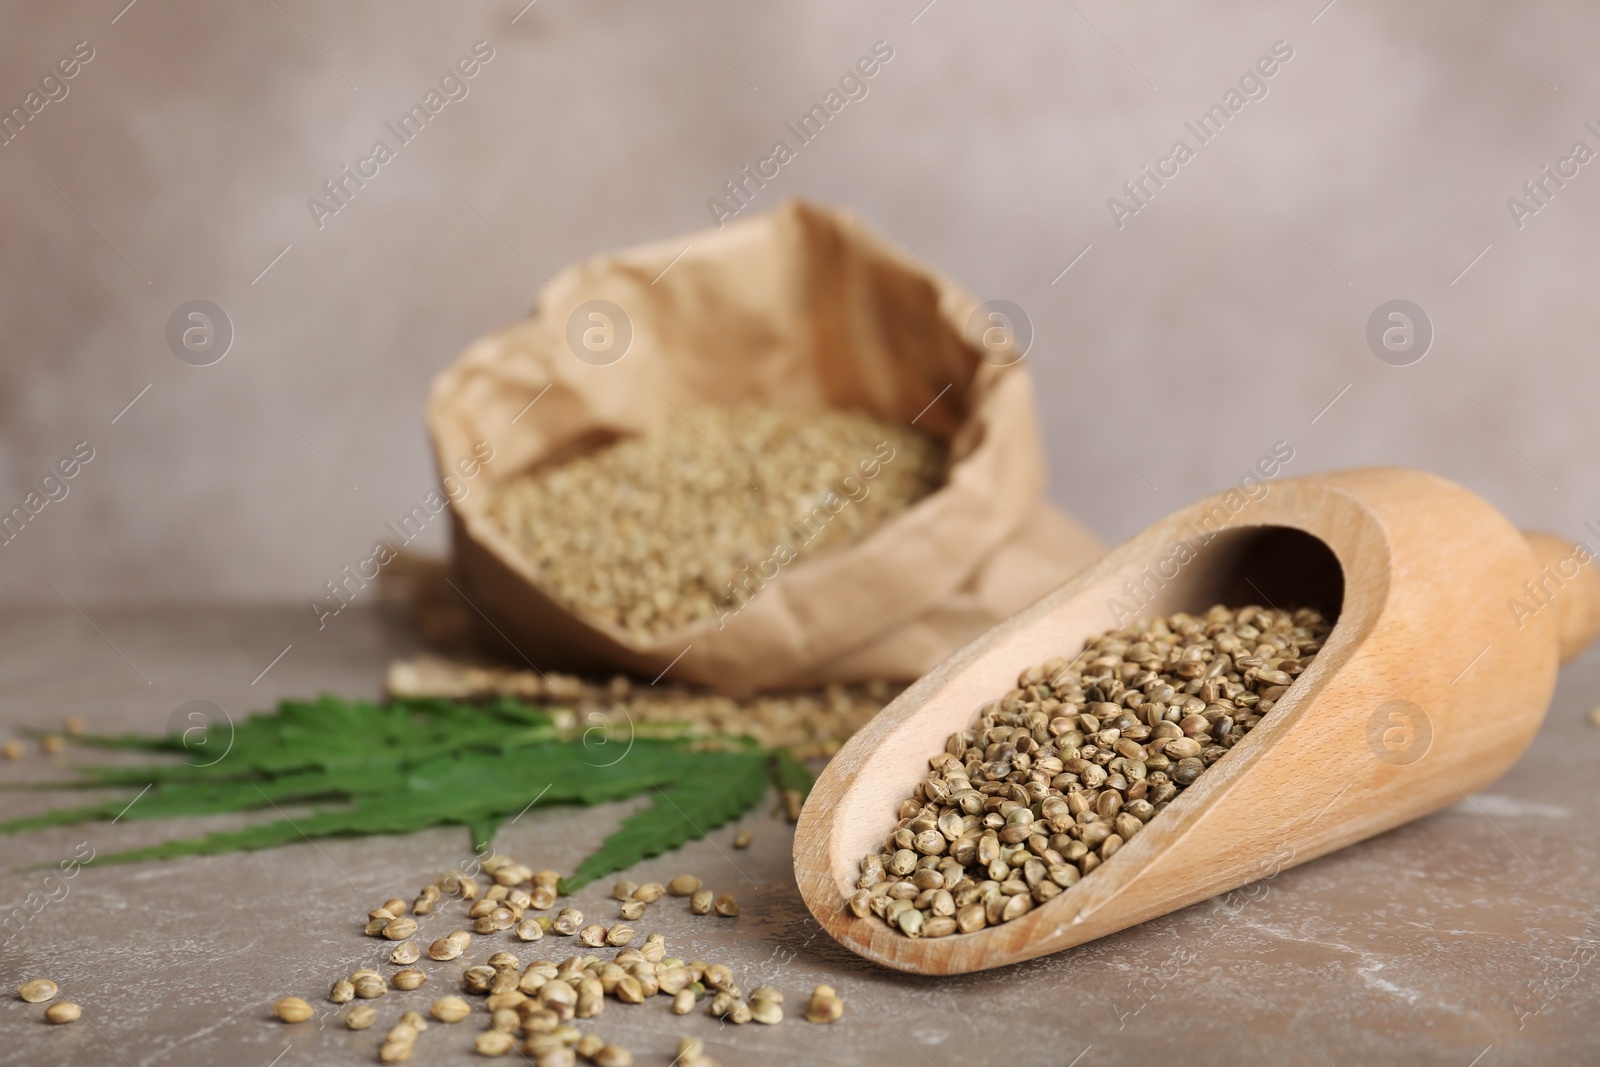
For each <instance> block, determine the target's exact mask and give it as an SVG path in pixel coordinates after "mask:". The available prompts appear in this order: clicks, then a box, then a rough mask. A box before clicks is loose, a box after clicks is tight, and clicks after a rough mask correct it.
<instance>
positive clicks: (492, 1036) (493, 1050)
mask: <svg viewBox="0 0 1600 1067" xmlns="http://www.w3.org/2000/svg"><path fill="white" fill-rule="evenodd" d="M472 1047H473V1049H474V1051H476V1052H477V1053H478V1055H480V1056H504V1055H505V1054H506V1053H508V1052H510V1051H511V1050H512V1049H514V1048H516V1047H517V1040H516V1038H514V1037H512V1036H511V1035H510V1034H502V1033H501V1032H500V1031H498V1030H485V1031H484V1032H483V1033H481V1034H479V1035H478V1036H477V1037H476V1038H475V1039H474V1040H473V1042H472Z"/></svg>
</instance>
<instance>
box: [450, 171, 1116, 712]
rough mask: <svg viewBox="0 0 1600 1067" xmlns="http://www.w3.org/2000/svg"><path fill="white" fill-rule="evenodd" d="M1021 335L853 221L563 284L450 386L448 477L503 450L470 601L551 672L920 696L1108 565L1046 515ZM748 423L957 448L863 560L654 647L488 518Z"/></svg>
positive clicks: (462, 533)
mask: <svg viewBox="0 0 1600 1067" xmlns="http://www.w3.org/2000/svg"><path fill="white" fill-rule="evenodd" d="M1013 325H1014V324H1012V323H1011V322H1010V321H1009V320H1008V319H1006V318H1005V317H1004V314H1000V315H993V314H990V313H989V307H988V306H987V305H985V306H984V307H982V308H980V306H979V304H978V302H977V301H976V300H974V299H973V298H972V297H970V296H968V295H967V294H966V293H964V292H962V291H961V290H959V289H957V288H956V287H955V286H953V285H951V284H948V283H946V282H945V281H943V280H942V279H941V278H940V277H939V276H938V275H937V274H935V273H934V272H932V271H930V270H929V269H928V268H927V267H926V266H925V265H924V264H922V263H921V262H919V261H917V260H914V259H911V258H909V257H907V256H906V255H904V254H902V253H901V252H900V251H899V250H898V249H896V248H893V247H891V246H889V245H887V244H886V243H884V242H883V241H881V240H880V239H879V238H878V237H876V236H875V235H874V234H873V233H871V232H870V231H869V230H868V229H867V228H866V227H865V226H864V225H862V224H861V223H860V222H859V221H858V220H856V219H855V218H854V217H852V216H850V215H848V214H846V213H844V212H842V211H837V210H832V209H826V208H822V207H818V206H815V205H811V204H807V203H803V202H790V203H787V204H785V205H783V206H782V207H780V208H779V209H777V210H775V211H773V212H771V213H770V214H767V215H763V216H757V217H754V218H750V219H748V220H742V221H739V222H735V223H732V224H730V225H728V226H727V227H726V228H724V229H719V230H707V231H703V232H700V233H694V234H690V235H687V236H684V237H678V238H673V239H670V240H666V241H661V242H658V243H655V244H649V245H644V246H642V247H639V248H634V249H629V250H626V251H623V252H618V253H614V254H610V255H603V256H596V257H594V258H591V259H589V260H586V261H584V262H582V263H578V264H576V265H574V266H571V267H568V268H567V269H565V270H563V271H562V272H561V273H560V274H559V275H557V276H556V277H555V278H554V279H553V280H552V281H551V282H550V283H549V284H548V285H547V286H546V287H545V288H544V290H543V292H542V293H541V294H540V297H539V303H538V308H537V310H536V311H535V313H534V314H533V315H532V316H531V317H530V318H528V319H526V320H525V321H523V322H520V323H518V324H516V325H514V326H512V327H510V328H508V329H505V330H502V331H501V332H499V333H495V334H492V335H490V336H488V337H485V338H482V339H480V340H478V341H476V342H475V343H473V344H472V345H471V347H469V348H468V349H467V351H466V352H465V353H464V354H463V355H462V356H461V357H460V358H459V359H458V360H457V361H456V362H455V363H454V364H452V365H451V366H450V367H449V368H447V369H446V370H445V371H444V372H443V373H442V374H440V375H439V376H438V378H437V379H436V380H435V381H434V383H433V387H432V390H431V393H430V395H429V398H428V404H427V423H428V428H429V431H430V433H431V435H432V438H433V445H434V449H435V455H436V458H437V461H438V465H439V469H440V471H441V474H442V475H449V476H454V475H455V474H456V472H457V470H458V463H459V462H460V461H461V460H462V459H463V457H470V456H472V455H474V447H475V446H477V445H479V443H480V442H488V443H489V445H490V447H492V449H493V460H492V461H491V462H489V463H487V464H485V465H484V466H483V468H482V472H481V473H479V474H478V475H477V480H476V482H475V485H474V488H473V491H472V492H471V493H469V494H466V495H464V496H462V497H461V498H460V499H459V500H456V502H455V503H454V505H453V507H452V508H451V513H452V531H453V537H454V565H455V571H456V574H455V578H454V581H455V583H456V585H457V586H458V588H459V589H460V591H461V592H462V594H463V595H464V596H465V597H466V598H467V600H468V601H469V602H470V604H471V605H472V607H473V608H474V610H475V612H476V613H478V614H480V615H481V617H482V619H483V620H484V621H485V623H487V625H488V626H489V627H492V628H493V630H495V631H497V632H498V635H499V637H501V638H502V639H503V640H505V641H507V642H509V643H510V644H511V645H513V646H514V647H515V648H516V649H517V650H518V651H519V652H520V653H521V654H522V656H523V657H524V658H526V659H527V661H529V662H530V663H532V664H534V665H535V666H536V667H538V668H540V669H544V668H552V669H559V670H569V671H578V672H588V673H594V672H615V671H623V672H627V673H631V674H633V675H635V676H638V677H642V678H645V679H653V678H656V677H657V676H658V675H661V674H662V673H663V672H666V671H667V670H668V668H669V667H670V669H671V676H672V678H673V679H674V680H677V681H680V682H688V683H694V684H699V685H704V686H707V687H709V688H712V689H715V690H718V691H721V692H724V693H730V694H743V693H748V692H752V691H756V690H765V689H775V688H790V687H811V686H818V685H823V684H827V683H830V682H846V683H848V682H860V681H869V680H875V679H883V680H890V681H903V680H909V679H913V678H916V677H918V676H920V675H922V674H924V673H926V671H927V670H928V669H929V668H931V667H932V666H933V665H934V664H935V663H937V662H938V661H939V660H941V659H942V658H944V657H945V656H946V655H947V654H949V653H950V652H952V651H954V650H955V649H956V648H958V647H960V646H961V645H963V644H965V643H966V642H967V641H969V640H970V639H972V638H973V637H976V636H977V635H978V634H981V633H983V632H984V631H985V630H987V629H988V628H989V627H991V626H993V625H994V624H995V623H997V622H999V621H1001V620H1002V619H1004V618H1006V617H1007V616H1009V615H1011V614H1014V613H1015V612H1016V611H1018V610H1020V609H1021V608H1023V607H1024V606H1026V605H1027V604H1028V603H1030V602H1032V601H1033V600H1035V599H1037V598H1038V597H1039V596H1042V595H1043V594H1044V593H1046V592H1048V591H1049V590H1051V589H1053V588H1054V587H1056V586H1058V585H1060V584H1061V583H1062V582H1064V581H1065V580H1066V579H1068V578H1070V577H1071V576H1072V575H1073V574H1075V573H1077V571H1079V570H1080V569H1082V568H1083V567H1084V566H1085V565H1087V564H1088V563H1089V562H1091V561H1092V560H1094V559H1096V558H1098V556H1099V555H1100V554H1101V551H1102V549H1101V546H1100V544H1099V543H1098V542H1097V541H1096V539H1095V538H1094V537H1093V536H1092V535H1090V534H1089V533H1088V532H1087V531H1085V530H1084V529H1082V528H1081V527H1079V526H1078V525H1077V524H1076V523H1074V522H1073V521H1072V520H1071V519H1069V518H1068V517H1067V516H1065V515H1063V514H1061V513H1060V512H1058V511H1056V510H1055V509H1054V508H1052V507H1051V506H1050V505H1049V504H1047V503H1046V502H1045V501H1044V500H1043V497H1042V495H1041V494H1042V492H1043V488H1044V480H1045V468H1044V457H1043V455H1042V452H1041V448H1040V442H1039V435H1038V428H1037V426H1036V423H1035V419H1034V410H1033V400H1032V386H1031V381H1030V377H1029V374H1028V371H1027V368H1026V363H1025V362H1023V361H1022V355H1023V353H1021V352H1020V351H1018V338H1017V336H1016V334H1015V333H1014V331H1013V329H1012V327H1013ZM737 403H762V404H767V405H772V406H778V407H783V408H790V409H795V408H798V409H806V408H822V407H836V408H854V409H860V410H865V411H868V412H870V413H872V414H874V415H876V416H877V417H879V418H881V419H884V420H885V421H891V422H899V423H911V422H914V423H915V425H916V426H917V427H918V428H919V429H921V430H923V431H925V432H927V433H929V434H932V435H934V436H936V437H938V438H941V439H942V440H944V441H945V442H947V444H948V447H949V463H948V473H947V477H946V479H945V482H944V484H943V485H942V486H941V487H940V488H939V489H938V490H937V491H935V492H934V493H932V494H930V495H929V496H927V497H925V498H923V499H922V500H921V501H919V502H918V503H916V504H915V505H914V506H912V507H911V508H910V509H908V510H907V511H905V512H902V513H901V514H899V515H898V516H896V517H895V518H893V519H892V520H890V521H888V522H886V523H884V524H883V525H881V526H879V527H877V528H875V529H873V530H872V531H871V532H869V533H868V534H867V535H865V536H864V537H862V538H861V539H859V540H857V541H854V542H852V543H850V544H848V545H844V546H836V547H830V548H828V549H826V550H820V551H818V552H817V553H816V554H814V555H806V554H804V553H802V554H801V556H800V558H799V559H798V560H797V561H796V562H794V563H791V564H790V565H788V566H787V567H784V568H783V569H782V570H781V572H780V573H779V574H778V575H777V577H776V578H775V579H773V580H772V581H771V582H769V583H767V584H766V585H765V586H763V587H762V588H761V589H760V591H759V592H758V594H757V595H755V596H754V597H753V598H751V599H750V600H748V601H747V602H746V603H745V604H744V605H743V607H742V608H741V609H740V610H739V611H738V613H737V614H736V615H732V616H730V617H724V618H723V619H721V620H720V623H719V621H718V620H702V621H700V622H698V623H696V624H694V625H692V626H688V627H685V628H683V629H682V630H680V631H677V632H673V633H669V634H666V635H663V636H660V637H658V638H655V639H649V640H644V639H640V638H638V637H636V636H634V635H632V634H629V633H627V632H625V631H623V630H622V629H621V628H619V627H618V626H616V625H614V624H612V623H611V622H609V621H608V620H605V619H601V618H598V617H593V616H589V615H586V614H584V613H582V612H580V611H579V610H578V609H575V608H574V607H572V606H571V605H569V604H566V603H563V602H560V601H558V600H557V599H555V597H554V596H553V595H552V594H551V593H550V592H548V591H547V590H546V589H545V588H544V586H543V585H541V583H540V579H539V574H538V571H537V568H536V567H535V566H534V565H533V564H531V563H530V562H529V561H528V560H527V559H526V558H525V557H524V555H523V554H522V553H521V551H520V550H519V549H518V547H517V545H516V543H515V540H514V539H513V538H512V537H511V536H510V535H508V534H507V533H506V532H505V531H504V530H503V529H501V528H500V527H499V526H498V525H497V524H496V523H495V522H494V521H492V520H491V519H490V518H489V516H488V513H487V512H488V509H487V502H488V499H489V497H490V494H491V492H492V490H493V488H494V486H495V485H497V484H499V483H501V482H503V481H505V480H507V479H510V478H512V477H514V476H516V475H518V474H519V473H522V472H525V471H527V470H528V469H530V468H533V467H536V466H538V465H541V464H547V463H556V462H560V461H561V460H563V459H565V458H569V457H571V456H573V455H576V454H579V453H581V452H583V451H585V450H588V449H592V448H594V447H596V446H598V445H601V444H604V443H606V442H609V441H612V440H615V439H617V438H618V437H621V436H623V435H628V434H636V433H639V432H641V431H643V430H645V429H647V428H649V427H651V426H654V425H657V424H660V423H663V422H666V421H669V420H674V419H680V418H683V417H684V416H683V414H681V413H680V409H681V410H682V411H692V409H694V408H695V407H698V406H702V405H708V404H718V405H729V404H737ZM478 454H479V455H481V454H482V450H481V449H480V450H479V452H478ZM447 485H448V483H447ZM485 490H488V491H485Z"/></svg>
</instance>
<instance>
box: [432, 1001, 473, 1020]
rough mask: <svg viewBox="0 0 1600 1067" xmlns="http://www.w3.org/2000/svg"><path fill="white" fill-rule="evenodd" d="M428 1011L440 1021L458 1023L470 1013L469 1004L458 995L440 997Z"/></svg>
mask: <svg viewBox="0 0 1600 1067" xmlns="http://www.w3.org/2000/svg"><path fill="white" fill-rule="evenodd" d="M428 1011H429V1012H430V1013H431V1014H432V1015H433V1017H434V1018H435V1019H438V1020H439V1021H440V1022H442V1023H458V1022H460V1021H461V1020H462V1019H465V1018H466V1017H467V1016H469V1015H471V1014H472V1008H471V1006H470V1005H468V1004H467V1002H466V1001H464V1000H462V999H461V998H460V997H440V998H439V999H438V1000H436V1001H434V1002H433V1003H432V1004H431V1005H429V1007H428Z"/></svg>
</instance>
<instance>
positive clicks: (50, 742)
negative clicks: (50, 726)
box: [39, 734, 67, 756]
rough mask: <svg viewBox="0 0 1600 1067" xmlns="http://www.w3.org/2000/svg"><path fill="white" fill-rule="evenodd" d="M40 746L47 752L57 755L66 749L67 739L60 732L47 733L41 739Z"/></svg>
mask: <svg viewBox="0 0 1600 1067" xmlns="http://www.w3.org/2000/svg"><path fill="white" fill-rule="evenodd" d="M39 748H40V750H41V751H43V752H44V753H45V754H47V755H50V756H55V755H59V754H60V753H62V752H65V751H66V749H67V741H66V738H64V737H62V736H61V735H60V734H45V735H44V736H43V737H41V738H40V739H39Z"/></svg>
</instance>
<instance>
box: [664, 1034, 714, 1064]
mask: <svg viewBox="0 0 1600 1067" xmlns="http://www.w3.org/2000/svg"><path fill="white" fill-rule="evenodd" d="M677 1053H678V1054H677V1055H676V1056H674V1057H673V1060H672V1062H673V1063H675V1064H676V1063H693V1062H694V1061H695V1060H697V1059H699V1058H700V1057H701V1056H704V1055H705V1054H706V1043H705V1042H704V1041H702V1040H700V1039H699V1038H698V1037H680V1038H678V1048H677Z"/></svg>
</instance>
